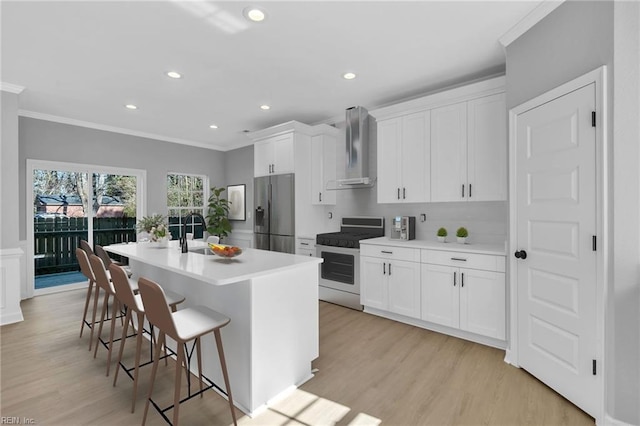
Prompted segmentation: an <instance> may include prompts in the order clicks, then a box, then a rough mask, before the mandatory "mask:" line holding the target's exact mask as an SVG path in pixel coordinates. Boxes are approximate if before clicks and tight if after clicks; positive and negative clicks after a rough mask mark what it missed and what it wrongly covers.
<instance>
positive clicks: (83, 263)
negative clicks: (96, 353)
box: [76, 247, 100, 350]
mask: <svg viewBox="0 0 640 426" xmlns="http://www.w3.org/2000/svg"><path fill="white" fill-rule="evenodd" d="M76 258H77V259H78V264H80V272H82V275H84V276H85V277H86V278H87V279H88V280H89V286H88V287H87V297H86V299H85V301H84V313H83V314H82V325H81V326H80V337H82V331H83V330H84V326H85V324H86V322H87V310H88V308H89V302H90V301H91V291H92V290H93V288H94V285H95V283H96V278H95V276H94V275H93V270H92V269H91V265H90V264H89V257H88V255H87V253H86V252H85V251H84V250H83V249H81V248H80V247H78V248H76ZM95 289H96V291H95V296H94V303H93V318H92V320H91V324H92V325H91V337H89V350H91V344H92V342H93V324H95V322H96V311H97V309H98V293H99V290H100V289H99V287H98V286H95Z"/></svg>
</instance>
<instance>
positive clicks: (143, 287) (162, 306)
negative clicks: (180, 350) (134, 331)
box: [138, 277, 179, 340]
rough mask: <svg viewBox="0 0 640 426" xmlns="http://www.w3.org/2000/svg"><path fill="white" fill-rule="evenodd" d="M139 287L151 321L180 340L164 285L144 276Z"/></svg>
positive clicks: (146, 312) (145, 309)
mask: <svg viewBox="0 0 640 426" xmlns="http://www.w3.org/2000/svg"><path fill="white" fill-rule="evenodd" d="M138 287H139V288H140V296H142V304H143V305H144V312H145V314H146V315H147V319H148V320H149V322H150V323H151V324H153V325H155V326H156V327H158V328H159V329H160V330H162V331H163V332H165V333H166V334H167V335H168V336H169V337H171V338H172V339H174V340H178V339H179V337H178V332H177V330H176V326H175V324H174V323H173V316H172V315H171V311H170V310H169V309H170V308H169V305H167V298H166V296H165V294H164V291H163V290H162V287H160V286H159V285H158V284H156V283H155V282H153V281H151V280H149V279H146V278H143V277H140V279H139V280H138Z"/></svg>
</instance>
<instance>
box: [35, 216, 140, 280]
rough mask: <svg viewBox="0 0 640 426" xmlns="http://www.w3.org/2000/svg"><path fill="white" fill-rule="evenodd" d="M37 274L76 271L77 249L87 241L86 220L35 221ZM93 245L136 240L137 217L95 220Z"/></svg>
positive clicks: (77, 267)
mask: <svg viewBox="0 0 640 426" xmlns="http://www.w3.org/2000/svg"><path fill="white" fill-rule="evenodd" d="M33 229H34V258H35V274H36V275H46V274H53V273H57V272H67V271H77V270H78V269H79V266H78V262H77V260H76V248H77V247H79V246H80V240H82V239H84V240H88V222H87V218H76V217H69V218H66V217H62V218H60V217H55V218H38V217H36V218H34V222H33ZM93 240H94V244H100V245H103V246H105V245H109V244H114V243H121V242H127V241H135V240H136V218H135V217H133V218H131V217H127V218H123V217H107V218H94V219H93Z"/></svg>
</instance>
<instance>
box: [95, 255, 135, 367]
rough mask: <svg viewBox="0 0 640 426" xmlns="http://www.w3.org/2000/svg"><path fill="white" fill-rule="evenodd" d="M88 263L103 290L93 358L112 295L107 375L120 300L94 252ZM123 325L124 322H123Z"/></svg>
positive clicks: (133, 288) (132, 289) (133, 284)
mask: <svg viewBox="0 0 640 426" xmlns="http://www.w3.org/2000/svg"><path fill="white" fill-rule="evenodd" d="M89 263H90V264H91V269H92V270H93V276H94V277H95V281H96V284H97V285H98V287H100V288H101V289H102V290H104V299H103V301H102V313H101V315H100V325H99V327H98V335H97V337H96V346H95V348H94V350H93V357H94V358H95V357H96V355H97V354H98V346H99V343H100V335H101V334H102V326H103V325H104V320H105V316H106V313H107V309H108V306H109V299H110V298H111V296H113V308H112V314H111V318H110V321H111V333H110V336H109V341H110V342H111V343H110V344H109V345H108V350H109V354H108V355H107V376H108V375H109V370H110V368H111V352H112V351H111V350H112V348H113V333H114V332H115V319H116V317H117V313H118V311H119V307H120V301H119V300H118V298H116V297H115V296H116V291H115V288H114V287H113V283H112V282H111V280H110V278H109V275H107V271H106V269H105V268H104V263H103V262H102V259H100V258H99V257H98V256H96V255H95V254H92V255H91V256H89ZM127 285H129V287H130V288H131V291H132V292H133V291H135V290H137V288H136V287H137V284H136V283H134V282H133V281H131V280H129V279H127ZM96 304H97V302H96ZM123 325H124V324H123Z"/></svg>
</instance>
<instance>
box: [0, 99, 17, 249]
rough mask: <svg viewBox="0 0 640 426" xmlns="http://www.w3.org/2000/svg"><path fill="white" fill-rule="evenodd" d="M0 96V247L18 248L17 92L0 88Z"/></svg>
mask: <svg viewBox="0 0 640 426" xmlns="http://www.w3.org/2000/svg"><path fill="white" fill-rule="evenodd" d="M0 94H1V95H2V99H1V101H2V104H1V107H0V110H1V111H2V128H1V132H2V133H1V134H0V167H1V169H2V176H1V177H0V199H1V200H2V205H0V248H4V249H15V248H18V229H17V228H16V225H15V224H16V223H17V221H18V211H17V210H16V208H15V204H16V203H17V202H18V196H19V194H18V187H16V184H15V181H16V179H17V178H18V173H19V170H18V163H17V161H16V160H17V159H18V95H16V94H15V93H9V92H4V91H0Z"/></svg>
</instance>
